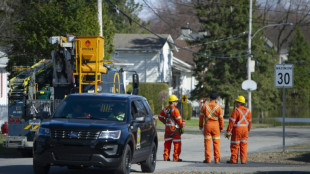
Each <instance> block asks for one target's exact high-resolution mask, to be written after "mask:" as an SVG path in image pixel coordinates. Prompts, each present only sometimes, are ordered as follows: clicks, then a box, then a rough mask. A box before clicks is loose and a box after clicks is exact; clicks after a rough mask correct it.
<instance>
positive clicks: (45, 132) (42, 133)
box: [39, 127, 51, 136]
mask: <svg viewBox="0 0 310 174" xmlns="http://www.w3.org/2000/svg"><path fill="white" fill-rule="evenodd" d="M50 133H51V131H50V129H49V128H45V127H40V129H39V136H50Z"/></svg>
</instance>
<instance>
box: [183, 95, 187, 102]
mask: <svg viewBox="0 0 310 174" xmlns="http://www.w3.org/2000/svg"><path fill="white" fill-rule="evenodd" d="M182 103H187V95H182Z"/></svg>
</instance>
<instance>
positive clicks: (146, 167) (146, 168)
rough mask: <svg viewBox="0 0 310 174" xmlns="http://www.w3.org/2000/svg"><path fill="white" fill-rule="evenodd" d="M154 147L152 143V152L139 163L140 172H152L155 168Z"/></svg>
mask: <svg viewBox="0 0 310 174" xmlns="http://www.w3.org/2000/svg"><path fill="white" fill-rule="evenodd" d="M156 152H157V150H156V145H155V143H154V142H153V143H152V151H151V153H150V155H149V156H148V158H147V160H146V161H143V162H142V163H141V170H142V172H150V173H151V172H154V170H155V167H156Z"/></svg>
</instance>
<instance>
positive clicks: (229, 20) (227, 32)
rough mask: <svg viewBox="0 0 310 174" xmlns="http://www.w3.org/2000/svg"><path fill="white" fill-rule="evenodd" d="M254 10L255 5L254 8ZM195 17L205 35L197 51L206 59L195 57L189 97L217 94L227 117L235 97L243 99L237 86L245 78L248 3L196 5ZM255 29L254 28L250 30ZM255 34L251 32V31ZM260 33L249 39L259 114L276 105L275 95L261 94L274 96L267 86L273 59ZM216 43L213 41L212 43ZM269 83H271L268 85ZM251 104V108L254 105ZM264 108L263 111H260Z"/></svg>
mask: <svg viewBox="0 0 310 174" xmlns="http://www.w3.org/2000/svg"><path fill="white" fill-rule="evenodd" d="M254 7H255V5H254ZM196 9H197V15H198V18H199V20H200V22H201V23H202V24H203V26H204V29H205V30H206V31H207V32H209V36H208V37H205V38H202V39H200V40H199V41H198V42H199V43H201V42H202V43H208V44H203V46H202V48H201V50H200V52H201V53H202V54H206V55H207V56H201V55H198V56H195V62H196V68H195V76H196V77H197V80H198V85H197V86H196V89H195V90H194V91H193V93H192V95H193V96H194V97H196V98H198V97H201V96H205V95H207V94H210V92H212V91H215V92H217V93H218V94H219V95H220V96H221V97H222V98H224V99H225V115H226V116H228V114H229V113H228V112H229V110H228V109H229V106H230V105H231V104H232V103H233V100H234V99H235V98H236V97H237V96H238V95H244V96H245V97H246V96H247V92H246V91H243V90H242V89H241V84H242V82H243V81H244V80H246V79H247V68H246V63H247V56H248V55H247V35H243V36H242V34H240V33H243V32H245V31H248V16H249V15H248V14H249V13H248V10H249V2H248V0H221V1H216V2H215V1H208V2H207V3H198V4H197V5H196ZM254 29H255V27H254ZM254 31H255V30H254ZM236 35H237V36H239V37H238V38H237V39H230V40H225V41H222V39H223V38H229V37H231V36H236ZM261 36H262V33H258V35H257V36H256V37H255V38H253V40H252V49H251V50H252V55H253V58H254V59H255V60H256V62H257V66H256V70H257V71H256V72H255V73H252V77H253V78H252V80H254V81H256V82H257V86H258V87H257V91H254V92H252V94H253V101H252V103H253V108H255V107H258V108H259V109H260V111H261V112H262V111H265V110H271V109H274V108H275V106H276V105H277V104H278V102H276V101H277V94H275V95H270V96H268V97H267V96H265V94H264V93H266V92H267V91H268V93H270V94H273V92H275V93H277V92H276V91H275V89H274V87H270V85H269V83H271V81H272V75H273V74H272V70H271V67H272V68H273V67H274V64H272V63H274V60H275V58H274V56H273V52H272V50H267V49H266V46H265V40H264V39H262V37H261ZM214 41H217V42H214ZM271 84H273V83H271ZM254 105H255V106H254ZM264 107H266V108H264Z"/></svg>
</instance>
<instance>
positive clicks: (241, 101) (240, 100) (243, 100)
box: [236, 95, 245, 103]
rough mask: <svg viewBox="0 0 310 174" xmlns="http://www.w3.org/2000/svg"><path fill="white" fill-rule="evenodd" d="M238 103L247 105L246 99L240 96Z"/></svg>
mask: <svg viewBox="0 0 310 174" xmlns="http://www.w3.org/2000/svg"><path fill="white" fill-rule="evenodd" d="M236 101H237V102H240V103H245V98H244V97H243V96H242V95H240V96H239V97H238V98H237V99H236Z"/></svg>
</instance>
